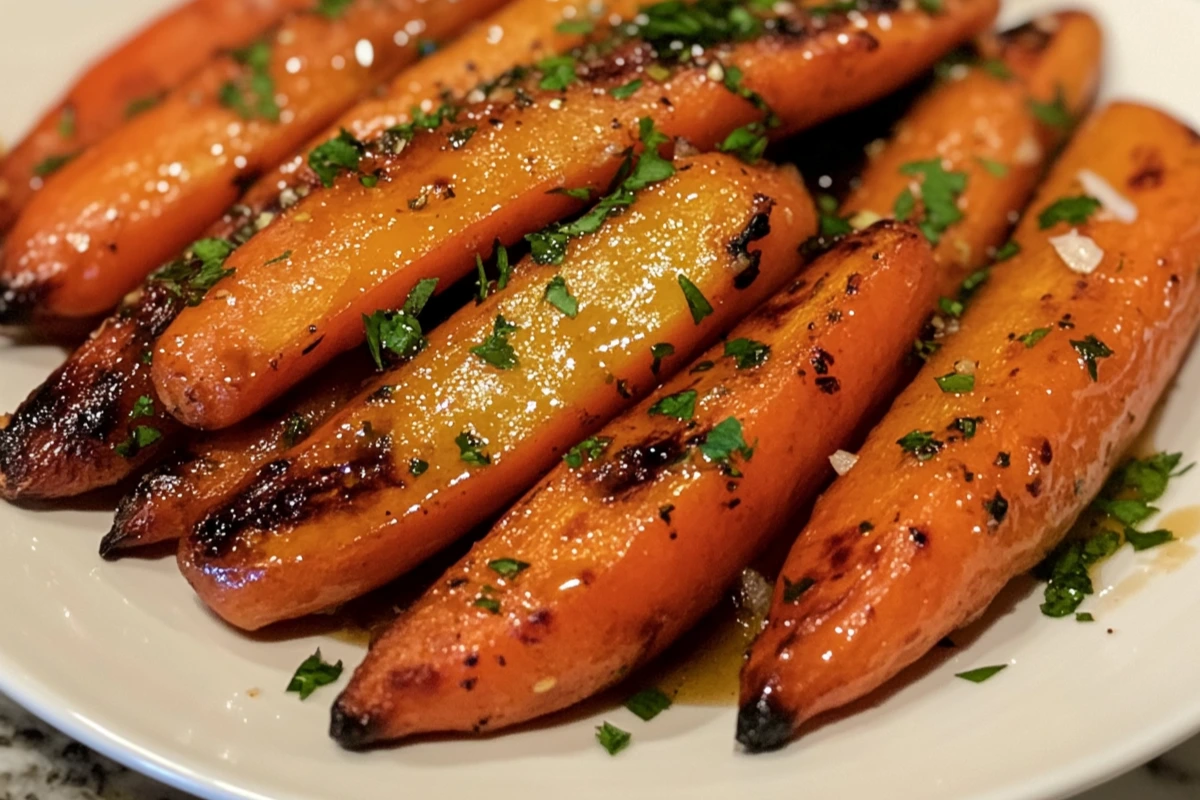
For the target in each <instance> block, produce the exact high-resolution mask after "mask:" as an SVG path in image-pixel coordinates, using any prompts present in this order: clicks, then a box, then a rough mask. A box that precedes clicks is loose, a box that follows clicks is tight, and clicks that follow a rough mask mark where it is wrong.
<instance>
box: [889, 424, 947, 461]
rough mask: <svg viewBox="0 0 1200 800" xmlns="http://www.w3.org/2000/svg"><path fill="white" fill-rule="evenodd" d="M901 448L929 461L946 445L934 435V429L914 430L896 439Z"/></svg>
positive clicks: (922, 459)
mask: <svg viewBox="0 0 1200 800" xmlns="http://www.w3.org/2000/svg"><path fill="white" fill-rule="evenodd" d="M896 444H898V445H900V449H901V450H903V451H904V452H906V453H911V454H912V455H914V456H916V458H917V460H918V461H928V460H929V459H931V458H933V457H934V456H936V455H937V454H938V452H939V451H941V449H942V448H943V447H944V446H945V443H944V442H940V441H938V440H937V439H935V438H934V437H933V431H912V432H910V433H907V434H905V435H904V436H903V437H902V438H900V439H897V440H896Z"/></svg>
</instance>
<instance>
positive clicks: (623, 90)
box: [608, 78, 642, 100]
mask: <svg viewBox="0 0 1200 800" xmlns="http://www.w3.org/2000/svg"><path fill="white" fill-rule="evenodd" d="M640 88H642V79H641V78H634V79H633V80H631V81H629V82H628V83H623V84H621V85H620V86H617V87H614V88H612V89H609V90H608V93H609V94H611V95H612V96H613V97H615V98H616V99H618V100H628V99H629V98H630V97H633V95H634V93H635V92H637V90H638V89H640Z"/></svg>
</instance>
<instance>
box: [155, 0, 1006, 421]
mask: <svg viewBox="0 0 1200 800" xmlns="http://www.w3.org/2000/svg"><path fill="white" fill-rule="evenodd" d="M996 6H997V4H996V2H995V0H956V1H955V2H946V3H945V4H944V10H943V11H942V12H941V13H938V14H929V13H927V12H924V11H920V10H914V11H901V12H896V13H891V14H889V15H888V24H886V25H880V24H879V12H872V13H868V14H865V15H863V16H862V19H863V20H864V22H865V23H866V26H865V27H860V26H858V25H856V24H854V23H852V22H851V21H850V20H849V18H848V17H847V16H846V15H844V14H833V15H826V14H822V15H811V14H805V13H801V12H795V14H794V16H790V17H786V18H783V19H782V20H781V21H779V22H777V23H775V27H774V28H772V29H771V30H769V31H767V32H765V33H764V34H763V35H762V36H760V37H758V38H756V39H754V40H752V41H749V42H745V43H741V44H735V45H729V46H719V47H716V48H713V49H712V50H711V51H710V52H709V53H708V54H707V56H705V57H697V58H695V59H693V60H692V62H691V64H689V65H688V66H683V67H680V66H673V68H671V69H668V70H667V72H666V74H665V75H661V74H660V73H659V70H660V69H665V67H663V65H653V66H654V68H653V69H651V70H650V72H649V73H648V72H646V71H645V69H646V67H647V59H648V58H649V54H648V49H647V47H646V46H645V45H637V44H633V45H630V46H627V47H624V48H620V49H618V50H617V51H616V52H615V53H612V54H610V55H608V56H607V57H604V58H601V59H599V60H597V61H591V62H588V63H585V64H582V65H577V69H576V71H575V72H574V73H572V75H573V77H572V78H571V79H570V80H569V82H568V81H564V82H566V83H567V88H566V89H565V90H564V91H561V92H559V91H552V90H549V89H547V90H544V91H542V92H540V93H538V94H533V93H531V92H526V91H524V90H523V89H522V90H521V91H520V92H518V91H516V90H517V89H521V87H520V86H517V87H515V88H510V89H506V90H502V91H500V92H499V95H498V96H497V98H496V99H492V100H488V101H485V102H483V103H481V104H479V105H475V106H471V107H469V108H467V109H465V110H463V111H461V112H459V113H458V114H457V115H455V119H454V122H453V123H450V124H447V125H444V126H442V127H441V128H439V129H437V130H433V131H425V132H422V133H416V134H414V135H413V138H412V141H411V143H410V144H407V145H406V146H405V147H404V148H403V152H401V154H400V155H399V156H386V155H384V156H379V157H377V158H368V159H364V163H362V164H360V166H359V169H360V170H361V171H363V172H365V173H368V174H369V175H370V177H371V179H372V182H373V186H372V187H367V186H363V185H362V182H361V180H360V176H359V175H344V176H342V177H341V178H340V179H339V180H338V182H337V185H336V186H335V187H334V188H333V190H331V191H328V192H322V193H320V194H319V195H318V196H314V197H310V198H306V199H304V200H302V201H300V202H299V203H298V204H296V205H295V206H293V207H292V208H290V209H289V210H288V211H287V212H285V214H284V215H283V216H282V218H281V219H280V220H279V221H277V222H276V223H275V224H273V225H271V226H270V227H269V228H268V229H267V230H265V231H263V232H262V233H261V234H259V235H258V236H256V237H254V239H253V240H251V241H250V242H249V243H248V244H246V245H245V246H243V247H242V248H241V249H239V250H238V251H237V252H236V253H234V254H233V256H231V257H230V259H229V262H228V264H227V268H229V269H232V270H233V271H234V274H233V275H232V276H231V277H229V278H228V279H227V280H225V281H223V282H222V283H221V284H220V292H219V294H220V296H219V297H217V296H216V295H215V294H214V295H211V296H210V297H209V298H208V299H206V300H205V301H204V302H202V303H201V304H200V305H198V306H197V307H195V308H191V309H188V310H187V311H185V312H184V313H183V314H181V315H180V317H179V318H178V319H177V320H176V321H175V322H174V323H173V324H172V326H171V328H170V329H169V330H168V332H167V333H166V335H165V336H164V337H163V339H162V340H161V341H160V345H159V347H158V349H157V351H156V354H155V359H154V367H153V370H154V379H155V385H156V387H157V389H158V395H159V397H160V398H161V399H162V401H163V402H164V404H165V405H166V406H167V408H168V409H169V410H170V411H171V412H172V413H174V414H176V415H177V416H178V417H179V418H180V419H181V420H183V421H184V422H186V423H187V424H189V425H193V426H196V427H203V428H219V427H224V426H227V425H231V424H233V423H235V422H237V421H239V420H241V419H244V418H245V417H246V416H247V415H249V414H250V413H252V412H253V411H254V410H256V409H258V408H261V407H262V406H263V405H264V404H266V403H267V402H269V401H270V400H271V399H273V398H275V397H277V396H278V395H279V394H281V393H282V392H283V391H285V390H286V389H287V388H288V387H289V386H291V385H293V384H295V383H296V381H298V380H300V379H301V378H302V377H303V376H305V375H307V374H310V373H311V372H313V371H314V370H315V369H317V368H318V367H319V366H320V365H321V364H323V363H325V362H326V361H328V360H329V359H330V358H332V357H333V356H334V355H336V354H337V353H339V352H341V351H343V350H345V349H347V348H349V347H352V346H354V345H356V344H358V343H359V342H361V341H362V338H363V328H362V324H361V321H360V319H361V316H362V315H363V314H371V313H374V312H375V311H376V310H378V309H381V308H394V307H398V306H399V305H400V304H401V303H402V302H403V300H404V297H405V296H406V295H407V293H408V291H409V290H410V289H411V288H412V287H413V286H414V285H415V284H416V282H417V280H418V279H420V278H427V277H437V278H439V279H440V280H441V281H443V282H444V283H449V282H450V281H453V280H455V279H457V278H458V277H461V276H462V275H464V274H465V273H466V272H467V271H468V270H469V269H470V267H471V266H472V264H473V259H474V256H475V254H476V253H481V252H486V251H487V249H488V247H489V245H490V244H491V242H493V241H494V240H496V239H499V240H500V241H501V242H502V243H511V242H513V241H516V240H518V239H519V238H520V237H521V236H522V235H524V234H527V233H529V232H531V231H533V230H536V229H537V228H539V227H541V226H542V225H545V224H547V223H550V222H552V221H554V220H556V219H558V218H559V217H561V216H563V215H565V214H568V213H570V212H572V211H574V210H576V209H578V208H579V206H580V203H579V201H577V200H575V199H573V198H570V197H566V196H562V195H547V194H546V192H547V191H548V190H551V189H554V188H568V189H569V188H580V187H592V188H594V189H598V188H601V187H603V186H604V185H606V184H607V183H608V181H609V180H610V179H611V177H612V176H613V175H614V174H615V172H616V170H617V168H618V166H619V164H620V163H621V158H620V153H621V151H622V150H623V149H624V148H626V147H629V146H631V145H633V144H635V143H636V136H635V130H634V128H635V126H634V123H635V122H636V120H637V119H639V118H642V117H650V118H651V119H653V120H655V122H656V124H657V125H658V126H659V127H660V128H661V129H662V130H663V131H665V132H666V133H667V134H669V135H671V136H683V137H685V138H687V139H688V140H689V141H690V142H691V143H692V144H693V145H695V146H697V147H700V148H702V149H703V148H710V147H713V146H714V145H717V144H719V143H722V142H723V140H724V139H725V137H726V136H727V135H728V134H730V133H731V132H733V131H734V130H735V129H738V128H739V127H741V126H743V125H746V124H749V123H754V122H757V121H759V120H760V119H761V118H763V117H764V116H766V115H765V114H764V111H763V110H762V108H761V106H763V105H766V106H769V108H770V109H771V111H772V112H773V115H774V117H772V118H771V119H772V121H774V118H775V117H777V118H778V122H779V125H778V126H776V127H774V128H773V129H772V130H773V132H774V133H775V134H776V135H783V134H786V133H788V132H791V131H795V130H799V129H801V128H804V127H806V126H809V125H811V124H813V123H815V122H817V121H819V120H821V119H824V118H827V117H829V116H832V115H834V114H836V113H839V112H841V111H845V110H847V109H850V108H854V107H857V106H859V105H861V104H863V103H865V102H868V101H870V100H871V99H873V98H875V97H878V96H879V95H881V94H883V93H885V92H887V91H888V90H890V89H892V88H895V87H896V86H898V85H899V84H901V83H903V82H904V80H906V79H908V78H911V77H914V76H915V75H917V74H918V73H919V72H920V71H921V70H922V69H924V68H926V67H928V66H930V65H931V64H932V63H933V62H934V61H935V60H936V58H937V57H938V56H939V55H940V54H941V53H943V52H944V51H945V50H946V49H947V48H949V47H951V46H953V45H954V44H955V43H957V42H960V41H962V40H963V39H965V38H968V37H969V36H971V35H972V34H974V33H977V32H979V31H980V30H981V29H983V28H984V27H985V26H986V25H987V24H988V23H990V21H991V20H992V18H993V16H994V14H995V12H996ZM714 64H716V66H714ZM734 68H736V71H735V72H731V70H732V69H734ZM580 73H586V77H585V76H584V75H581V74H580ZM651 73H653V74H655V75H659V77H661V78H662V82H661V83H659V82H657V81H656V80H655V79H654V78H653V77H652V76H651ZM545 77H546V76H545V75H542V76H541V77H540V78H539V77H538V76H537V75H536V74H535V76H534V79H535V80H538V81H539V82H544V80H545ZM718 78H719V79H720V80H717V79H718ZM726 78H728V80H726ZM735 78H736V80H735ZM637 81H641V83H640V84H638V83H636V82H637ZM727 85H731V86H733V87H735V88H734V90H730V89H729V88H727ZM618 90H621V91H618ZM614 91H616V92H617V96H614V95H613V94H612V93H613V92H614ZM614 121H615V124H614ZM468 131H469V133H468ZM451 195H453V196H451ZM284 252H289V253H290V257H289V259H288V263H287V264H286V265H284V266H282V267H280V266H279V265H275V264H272V265H271V266H270V267H268V266H266V262H268V261H270V260H271V259H273V258H275V257H277V256H279V255H280V254H282V253H284Z"/></svg>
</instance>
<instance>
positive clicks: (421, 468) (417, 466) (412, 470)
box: [408, 458, 429, 478]
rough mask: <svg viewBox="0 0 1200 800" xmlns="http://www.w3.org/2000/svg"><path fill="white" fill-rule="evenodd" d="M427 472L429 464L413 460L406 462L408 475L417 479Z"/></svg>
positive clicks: (417, 459) (418, 459) (416, 459)
mask: <svg viewBox="0 0 1200 800" xmlns="http://www.w3.org/2000/svg"><path fill="white" fill-rule="evenodd" d="M428 471H429V462H428V461H424V460H422V459H420V458H414V459H412V460H410V461H409V462H408V474H409V475H412V476H413V477H414V478H418V477H420V476H422V475H424V474H425V473H426V472H428Z"/></svg>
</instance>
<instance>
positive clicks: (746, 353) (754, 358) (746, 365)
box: [725, 339, 771, 369]
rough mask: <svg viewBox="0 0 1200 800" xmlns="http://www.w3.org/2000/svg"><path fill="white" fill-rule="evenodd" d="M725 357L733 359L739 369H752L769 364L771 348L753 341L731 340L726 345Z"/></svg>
mask: <svg viewBox="0 0 1200 800" xmlns="http://www.w3.org/2000/svg"><path fill="white" fill-rule="evenodd" d="M725 356H726V358H732V359H733V360H734V361H735V362H736V363H737V368H738V369H751V368H753V367H758V366H762V365H763V364H765V363H766V362H767V359H768V358H769V357H770V356H771V346H770V345H768V344H763V343H762V342H756V341H755V340H753V339H731V340H729V341H727V342H726V343H725Z"/></svg>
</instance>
